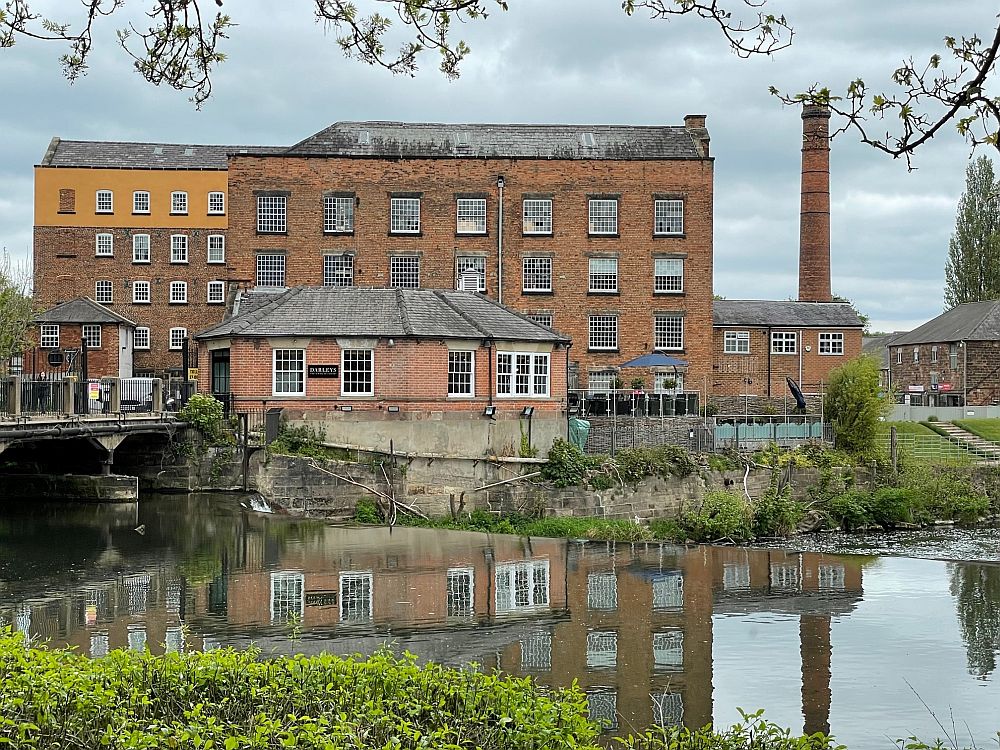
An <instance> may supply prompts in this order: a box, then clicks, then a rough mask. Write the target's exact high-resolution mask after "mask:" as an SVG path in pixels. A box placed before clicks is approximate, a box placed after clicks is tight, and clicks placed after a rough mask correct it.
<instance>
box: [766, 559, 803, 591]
mask: <svg viewBox="0 0 1000 750" xmlns="http://www.w3.org/2000/svg"><path fill="white" fill-rule="evenodd" d="M771 588H772V589H781V590H783V591H798V590H799V589H801V588H802V572H801V571H800V570H799V566H798V565H796V564H795V563H772V564H771Z"/></svg>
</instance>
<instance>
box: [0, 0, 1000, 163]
mask: <svg viewBox="0 0 1000 750" xmlns="http://www.w3.org/2000/svg"><path fill="white" fill-rule="evenodd" d="M612 1H613V2H615V3H618V4H619V5H620V7H621V9H622V11H623V12H624V13H626V14H627V15H629V16H631V15H634V14H637V13H642V14H646V15H648V16H649V18H650V19H651V20H654V21H671V20H675V19H678V18H680V17H685V16H686V17H688V18H695V19H700V20H702V21H704V22H706V23H708V24H710V25H712V26H714V27H715V28H716V29H717V30H718V32H719V34H720V35H721V37H722V38H723V39H724V40H725V43H726V44H727V45H728V46H729V48H730V49H731V50H732V51H733V52H734V53H735V54H737V55H738V56H740V57H745V58H746V57H753V56H757V55H772V54H775V53H778V52H781V51H782V50H784V49H786V48H788V47H789V46H791V44H792V38H793V37H794V34H795V29H794V27H793V25H792V21H791V20H790V19H788V18H786V17H785V15H784V14H783V13H782V12H781V10H780V8H779V7H775V6H780V5H781V2H782V0H612ZM785 1H786V2H787V0H785ZM225 2H226V0H214V4H213V2H212V1H211V0H80V2H79V3H78V4H70V3H59V4H57V5H58V7H59V10H58V12H56V11H53V13H57V15H55V16H53V15H49V11H48V6H49V5H50V4H48V3H43V2H42V0H0V47H11V46H13V45H14V43H15V42H16V41H18V40H22V39H26V40H32V41H39V40H49V41H55V42H57V43H59V42H61V43H63V44H66V45H68V50H67V51H66V52H65V54H63V55H62V56H61V58H60V60H61V62H62V65H63V70H64V73H65V75H66V77H67V78H68V79H69V80H71V81H72V80H75V79H76V78H78V77H79V76H81V75H83V74H84V73H86V71H87V65H88V59H89V57H90V54H91V51H92V47H93V36H94V27H95V25H100V24H101V23H102V22H104V20H105V19H106V18H107V17H109V16H115V17H116V19H121V18H124V19H125V20H124V23H121V24H120V25H119V28H118V32H117V33H118V41H119V44H120V45H121V47H122V49H123V51H124V52H125V53H126V55H127V56H128V57H129V58H131V60H132V64H133V67H134V68H135V70H136V72H137V73H139V74H140V75H141V76H142V77H143V78H145V79H146V80H147V81H149V82H150V83H152V84H155V85H161V84H164V85H167V86H171V87H173V88H175V89H179V90H185V91H191V92H193V93H192V97H191V98H192V100H193V101H194V102H195V103H196V104H198V105H201V104H202V103H203V102H204V101H205V100H207V99H208V98H209V96H211V93H212V75H213V74H214V72H215V69H216V68H217V66H218V65H219V64H221V63H222V62H223V61H225V59H226V55H225V53H224V52H222V50H221V49H220V47H221V45H222V44H223V42H224V40H226V39H228V38H229V33H230V32H231V31H232V29H233V28H234V27H235V26H237V24H236V22H234V20H233V19H232V18H231V17H230V16H229V15H228V14H225V13H223V12H222V11H220V10H219V8H222V7H223V5H224V3H225ZM516 4H517V0H513V2H512V0H313V3H312V5H313V15H314V16H315V18H316V21H317V22H319V23H321V24H323V25H324V26H325V27H328V28H332V29H334V30H335V31H336V41H337V44H338V45H339V46H340V48H341V50H343V52H344V54H345V55H347V56H348V57H350V58H353V59H356V60H360V61H362V62H364V63H367V64H369V65H377V66H381V67H383V68H386V69H387V70H390V71H392V72H393V73H402V74H404V75H413V74H414V73H415V72H416V70H417V67H418V65H417V62H418V59H419V58H420V57H421V55H423V53H425V52H431V53H437V55H438V57H439V58H440V69H441V72H442V73H444V74H445V75H446V76H448V77H449V78H457V77H458V75H459V66H460V65H461V63H462V61H463V60H464V59H465V58H466V57H467V56H468V54H469V52H470V49H469V46H468V45H467V44H466V43H465V42H464V41H463V40H461V39H455V38H454V35H455V27H456V25H457V24H456V22H459V23H461V24H464V23H467V22H472V21H480V20H482V19H485V18H487V17H488V16H489V15H490V14H492V13H494V12H497V11H500V12H507V11H509V10H510V6H511V5H516ZM64 5H66V6H71V5H76V7H77V8H78V14H79V15H78V17H77V18H76V19H72V18H69V19H68V15H69V14H68V12H67V11H66V10H65V9H64V7H63V6H64ZM303 5H308V3H304V4H303ZM523 5H524V7H528V4H527V3H524V4H523ZM39 7H44V8H45V12H44V13H43V12H41V11H40V10H39ZM136 8H139V9H140V12H144V17H143V16H140V15H137V14H136V15H129V13H130V12H131V13H133V14H135V9H136ZM303 10H305V9H304V8H303ZM516 10H517V9H516V8H515V11H516ZM941 14H942V21H946V20H947V8H946V6H944V5H942V6H941ZM67 19H68V20H67ZM943 25H944V24H942V26H943ZM991 26H995V28H990V29H988V33H987V34H985V35H983V36H979V35H978V34H970V35H969V36H961V37H956V36H951V35H948V36H945V37H944V39H943V43H944V50H943V51H942V52H941V53H935V54H933V55H931V56H930V58H928V60H927V61H926V63H924V62H923V61H917V60H915V59H914V58H913V57H907V58H905V59H904V60H903V61H902V62H901V63H900V67H899V68H897V69H896V70H895V71H893V72H892V73H891V74H890V76H889V81H890V83H889V86H888V87H887V88H884V89H881V90H879V91H873V90H871V89H870V88H869V87H868V86H867V84H866V83H865V82H864V81H863V80H861V79H860V78H856V79H854V80H853V81H851V82H850V83H848V84H847V85H846V86H845V87H844V92H843V93H842V94H840V95H837V94H835V93H834V92H832V91H831V89H830V88H829V87H828V86H826V85H823V84H819V83H817V84H816V85H814V86H812V87H811V88H810V89H808V90H807V91H805V92H802V93H798V94H788V93H784V92H782V91H779V90H778V89H777V88H775V87H771V93H772V94H773V95H775V96H776V97H778V98H779V99H780V100H781V101H782V102H785V103H786V104H797V103H799V102H807V103H812V104H821V105H825V106H828V107H829V108H830V109H831V111H832V112H833V113H834V114H836V115H838V117H839V118H840V127H839V128H838V129H837V131H836V132H838V133H839V132H844V131H847V130H850V131H852V132H853V133H855V134H856V135H857V136H858V137H859V138H860V140H861V142H862V143H866V144H868V145H870V146H872V147H873V148H875V149H877V150H879V151H882V152H883V153H886V154H888V155H890V156H892V157H904V158H906V160H907V162H908V163H909V160H910V157H911V155H912V153H913V151H914V150H915V149H916V148H918V147H919V146H920V145H922V144H924V143H926V142H927V141H929V140H930V139H932V138H933V137H934V136H935V135H936V134H937V133H938V132H940V131H941V129H942V128H944V127H945V126H948V125H951V126H953V127H955V129H956V130H957V131H958V132H959V133H960V134H961V135H962V136H964V137H965V138H966V139H967V140H968V141H969V142H970V143H972V144H973V145H976V144H988V145H992V146H994V147H997V148H1000V138H998V132H1000V104H998V102H997V100H996V99H995V98H993V96H992V94H991V92H992V89H993V84H995V82H996V80H995V79H996V73H997V69H996V66H997V59H998V56H1000V20H998V21H997V23H996V24H991ZM397 29H401V31H402V34H401V35H400V39H399V42H400V44H399V47H398V48H397V49H389V48H388V44H389V37H391V36H393V35H394V34H395V32H396V30H397ZM883 127H885V128H886V130H885V131H884V132H883V130H882V128H883Z"/></svg>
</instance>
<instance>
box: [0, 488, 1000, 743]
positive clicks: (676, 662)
mask: <svg viewBox="0 0 1000 750" xmlns="http://www.w3.org/2000/svg"><path fill="white" fill-rule="evenodd" d="M258 510H259V511H262V512H258ZM267 510H270V509H269V508H265V506H264V505H262V504H258V503H257V502H256V501H254V500H253V498H252V497H244V498H239V499H237V498H233V497H214V498H213V497H211V496H205V495H201V496H198V495H181V496H172V497H148V498H143V499H142V501H141V502H140V503H139V504H138V505H127V506H109V505H92V506H81V505H68V506H67V505H37V504H36V505H33V506H12V505H10V504H6V505H5V506H4V511H5V512H4V514H3V515H2V516H0V593H2V596H0V620H3V621H5V622H8V623H10V624H12V625H13V626H14V627H15V628H17V629H18V630H22V631H24V632H25V633H27V634H28V635H29V636H30V638H31V639H32V640H33V641H35V642H40V641H50V642H52V643H53V644H72V645H74V646H76V647H77V648H78V649H79V650H80V651H81V652H82V653H84V654H88V655H91V656H94V657H100V656H101V655H103V654H105V653H107V652H108V650H110V649H114V648H149V649H150V650H151V651H153V652H154V653H160V652H163V651H173V650H190V649H211V648H217V647H220V646H233V647H238V648H239V647H245V646H247V645H249V644H250V643H254V644H256V645H258V646H259V647H260V648H262V649H263V651H264V652H265V653H298V652H305V653H313V652H319V651H330V652H334V653H341V654H350V653H370V652H371V651H373V650H374V649H376V648H378V647H379V646H381V645H382V644H384V643H390V644H393V646H394V647H395V648H398V649H403V648H406V649H409V650H411V651H413V652H414V653H416V654H417V655H418V656H419V657H420V658H422V659H431V660H435V661H439V662H442V663H445V664H450V665H462V664H469V663H472V662H475V663H478V664H480V665H482V666H483V667H484V668H487V669H491V668H499V669H501V670H503V671H505V672H508V673H511V674H515V675H530V676H532V677H533V678H535V679H536V680H537V681H539V682H540V683H543V684H547V685H565V684H569V683H570V682H572V681H573V680H574V679H575V680H577V681H578V682H579V684H580V686H581V687H582V688H583V689H584V690H585V691H586V693H587V699H588V705H589V707H590V711H591V713H592V715H593V716H594V717H596V718H600V719H602V720H604V721H606V722H607V724H608V729H607V732H606V733H605V735H604V736H605V737H606V738H608V739H610V738H611V737H614V736H616V735H622V734H628V733H631V732H635V731H637V730H641V729H642V728H644V727H646V726H650V725H652V724H656V723H663V724H667V723H674V722H684V723H685V724H687V725H689V726H700V725H703V724H706V723H708V722H711V721H714V722H715V723H716V724H717V725H721V724H725V723H728V722H731V721H733V720H735V719H736V718H737V712H736V707H737V706H741V707H743V708H747V709H754V708H757V707H762V708H765V709H766V710H767V715H768V716H769V717H770V718H771V719H773V720H774V721H776V722H778V723H780V724H783V725H786V726H788V727H790V728H791V729H792V730H793V731H796V732H798V731H802V730H805V731H810V732H811V731H819V730H824V731H825V730H830V731H832V732H833V733H834V734H835V735H836V736H837V737H838V738H839V739H840V740H841V741H842V742H843V743H844V744H846V745H848V746H849V747H850V748H851V749H852V750H856V749H857V748H869V747H883V746H884V747H890V746H891V744H890V742H889V740H888V739H885V738H887V737H888V738H891V739H895V738H897V737H906V736H909V735H911V734H916V735H918V736H921V737H923V738H932V737H935V736H938V735H941V734H942V731H941V729H940V728H939V727H938V725H937V724H936V722H935V720H934V718H933V717H932V716H931V714H930V713H929V711H928V707H929V708H930V709H932V710H933V711H934V712H935V713H936V714H937V716H938V717H939V718H940V717H942V716H944V717H950V716H951V715H954V718H955V726H957V727H960V729H959V738H958V740H959V743H960V745H961V744H964V745H971V744H972V743H971V741H970V739H969V737H967V736H965V735H966V734H968V733H971V736H972V737H974V738H975V740H976V742H977V743H978V745H979V746H980V747H983V746H988V743H989V740H990V737H992V736H994V735H995V732H996V731H997V729H1000V716H998V715H997V712H996V709H997V706H998V705H1000V680H998V678H997V669H998V659H1000V656H998V653H1000V559H998V558H1000V552H998V549H1000V546H998V544H997V533H998V532H997V530H996V529H983V530H978V531H957V530H950V531H940V532H937V531H932V532H922V533H921V534H917V533H914V534H913V535H912V536H910V537H906V536H900V535H895V536H884V535H883V536H880V537H877V538H871V539H869V538H865V537H852V536H846V535H827V536H823V537H809V538H808V539H800V540H796V541H795V542H794V544H797V545H806V544H812V545H813V546H815V547H817V549H815V550H795V549H789V548H787V546H786V548H780V549H779V548H775V549H744V548H735V547H687V548H685V547H679V546H674V545H664V544H656V543H649V544H645V543H642V544H613V543H603V542H601V543H586V542H581V541H564V540H555V539H543V538H530V539H526V538H519V537H513V536H502V535H485V534H475V533H467V532H450V531H441V530H425V529H409V528H398V527H397V528H395V529H393V530H392V531H390V530H389V529H383V528H349V527H343V526H335V525H331V524H328V523H324V522H320V521H306V520H301V519H290V518H288V517H285V516H281V515H278V514H270V513H267V512H266V511H267ZM907 539H908V541H901V540H907ZM906 545H909V548H912V549H913V550H915V551H916V553H917V554H919V555H923V556H934V557H938V558H950V559H951V561H947V560H939V559H916V558H913V557H904V556H888V555H889V554H892V555H900V554H905V553H906V551H907V549H908V547H907V546H906ZM849 549H855V550H858V551H863V552H865V553H866V554H863V555H862V554H844V552H845V550H849ZM935 552H936V553H937V554H934V553H935ZM962 556H966V557H968V558H970V559H974V560H976V562H961V561H955V560H956V558H959V557H962ZM924 703H926V706H927V707H925V706H924ZM945 723H946V726H948V728H949V730H950V726H951V725H950V718H949V719H948V722H945ZM966 726H967V727H968V731H966V729H965V727H966Z"/></svg>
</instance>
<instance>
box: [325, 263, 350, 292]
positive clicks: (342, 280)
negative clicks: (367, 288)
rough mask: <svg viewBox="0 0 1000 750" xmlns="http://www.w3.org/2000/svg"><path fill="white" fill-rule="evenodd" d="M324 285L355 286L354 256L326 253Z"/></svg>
mask: <svg viewBox="0 0 1000 750" xmlns="http://www.w3.org/2000/svg"><path fill="white" fill-rule="evenodd" d="M323 286H354V256H353V255H324V256H323Z"/></svg>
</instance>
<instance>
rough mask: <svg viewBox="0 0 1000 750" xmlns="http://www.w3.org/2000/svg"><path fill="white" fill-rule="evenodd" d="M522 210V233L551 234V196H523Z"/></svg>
mask: <svg viewBox="0 0 1000 750" xmlns="http://www.w3.org/2000/svg"><path fill="white" fill-rule="evenodd" d="M522 211H523V221H522V229H521V231H522V233H523V234H552V199H551V198H525V199H524V203H523V206H522Z"/></svg>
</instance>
